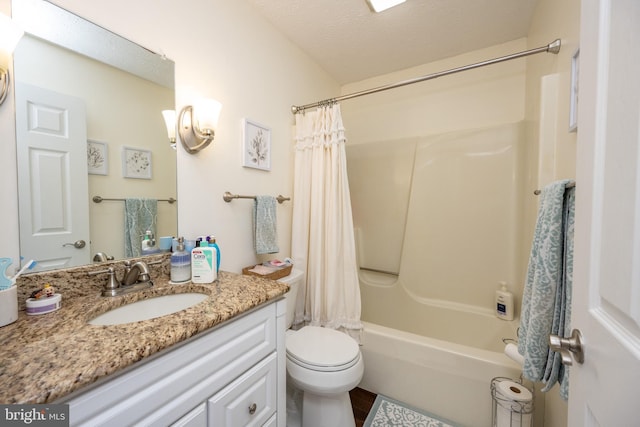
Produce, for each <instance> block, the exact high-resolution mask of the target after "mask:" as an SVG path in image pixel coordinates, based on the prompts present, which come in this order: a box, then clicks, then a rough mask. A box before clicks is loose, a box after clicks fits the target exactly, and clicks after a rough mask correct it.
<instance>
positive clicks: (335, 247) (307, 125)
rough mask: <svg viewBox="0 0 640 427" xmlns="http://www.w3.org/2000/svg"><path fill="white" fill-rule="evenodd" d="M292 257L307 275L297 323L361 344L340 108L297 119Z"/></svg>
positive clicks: (316, 112)
mask: <svg viewBox="0 0 640 427" xmlns="http://www.w3.org/2000/svg"><path fill="white" fill-rule="evenodd" d="M295 132H296V136H295V138H296V139H295V144H296V145H295V150H296V152H295V171H294V189H293V191H294V196H293V224H292V233H291V234H292V240H291V252H292V257H293V260H294V264H295V265H297V266H299V267H300V268H301V269H302V270H304V271H306V286H305V287H303V289H301V292H299V295H298V299H297V304H296V312H295V319H294V323H295V324H296V325H300V324H309V325H314V326H325V327H329V328H332V329H341V330H344V331H345V332H348V333H349V334H350V335H352V336H353V337H354V338H358V339H359V331H360V330H361V329H362V324H361V322H360V310H361V305H360V288H359V284H358V272H357V265H356V253H355V240H354V236H353V220H352V213H351V199H350V194H349V182H348V179H347V165H346V153H345V135H344V127H343V125H342V116H341V113H340V105H337V104H336V105H332V106H326V107H320V108H318V109H317V110H316V111H307V112H306V113H298V114H296V131H295Z"/></svg>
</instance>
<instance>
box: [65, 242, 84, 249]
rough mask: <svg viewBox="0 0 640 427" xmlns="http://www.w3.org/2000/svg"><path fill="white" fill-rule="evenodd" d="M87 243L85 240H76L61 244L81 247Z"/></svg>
mask: <svg viewBox="0 0 640 427" xmlns="http://www.w3.org/2000/svg"><path fill="white" fill-rule="evenodd" d="M86 245H87V242H85V241H84V240H76V241H75V242H73V243H65V244H64V245H62V246H73V247H74V248H76V249H82V248H84V247H85V246H86Z"/></svg>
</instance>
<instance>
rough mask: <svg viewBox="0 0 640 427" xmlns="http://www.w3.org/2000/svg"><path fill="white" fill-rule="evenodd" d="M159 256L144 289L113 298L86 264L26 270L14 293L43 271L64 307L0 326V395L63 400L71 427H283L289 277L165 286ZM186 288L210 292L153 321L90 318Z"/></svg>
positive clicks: (224, 276)
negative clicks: (97, 321)
mask: <svg viewBox="0 0 640 427" xmlns="http://www.w3.org/2000/svg"><path fill="white" fill-rule="evenodd" d="M165 261H166V260H162V264H161V265H158V266H153V267H152V268H151V273H152V276H153V277H152V279H153V281H154V286H153V287H152V288H151V289H149V290H144V291H141V292H139V293H138V292H136V293H133V294H127V295H122V296H118V297H102V296H100V288H101V286H102V282H104V281H106V278H105V277H100V278H96V277H95V276H94V277H91V276H88V275H87V272H89V271H91V270H95V269H96V267H92V266H87V267H77V268H72V269H68V270H59V271H56V272H48V273H38V274H35V275H30V276H25V278H24V280H23V281H22V282H21V283H20V284H19V285H20V286H22V287H21V288H19V291H21V292H22V293H23V295H22V298H24V296H25V295H26V294H27V293H28V292H30V290H29V289H30V288H32V287H34V286H36V285H37V284H38V283H41V281H42V280H47V281H50V282H51V284H52V285H53V286H54V287H56V289H57V291H58V292H60V293H61V294H62V295H63V296H62V308H61V309H60V310H58V311H56V312H53V313H49V314H46V315H41V316H27V315H26V314H25V312H24V311H20V313H19V319H18V321H17V322H15V323H13V324H11V325H8V326H5V327H3V328H0V357H2V360H3V363H2V364H0V402H2V403H45V404H46V403H68V404H69V409H70V421H71V425H72V426H76V425H87V426H99V425H106V426H113V425H176V426H213V425H215V426H227V425H228V426H239V425H242V426H245V425H246V426H249V425H251V426H253V425H255V426H263V425H267V426H276V425H277V426H284V425H285V415H284V414H285V412H286V410H285V398H284V396H285V387H286V386H285V382H286V381H285V346H284V332H285V314H286V313H285V312H286V307H285V303H284V299H283V298H282V296H283V295H284V293H286V292H287V290H288V286H287V285H286V284H284V283H280V282H275V281H271V280H267V279H262V278H259V277H252V276H243V275H239V274H233V273H228V272H220V276H219V280H218V281H217V282H215V283H212V284H210V285H194V284H185V285H171V284H169V283H168V275H167V274H166V269H167V268H168V265H167V263H166V262H165ZM113 264H114V265H118V264H117V262H114V263H113ZM21 280H22V279H21ZM183 292H199V293H206V294H207V295H208V297H207V298H206V299H205V300H204V301H202V302H201V303H198V304H196V305H194V306H192V307H189V308H187V309H185V310H181V311H179V312H176V313H173V314H169V315H166V316H162V317H158V318H153V319H149V320H143V321H139V322H133V323H124V324H116V325H108V326H96V325H91V324H89V323H88V321H89V320H91V319H93V318H94V317H96V316H97V315H99V314H101V313H104V312H106V311H108V310H110V309H112V308H115V307H118V306H121V305H123V304H128V303H131V302H135V301H137V300H140V299H145V298H152V297H155V296H162V295H169V294H172V293H183ZM19 303H20V307H21V309H22V310H24V303H23V301H19Z"/></svg>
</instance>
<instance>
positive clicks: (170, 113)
mask: <svg viewBox="0 0 640 427" xmlns="http://www.w3.org/2000/svg"><path fill="white" fill-rule="evenodd" d="M162 117H164V124H165V125H166V126H167V135H168V136H169V143H170V144H171V148H173V149H174V150H175V149H176V110H162Z"/></svg>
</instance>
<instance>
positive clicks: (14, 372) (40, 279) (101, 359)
mask: <svg viewBox="0 0 640 427" xmlns="http://www.w3.org/2000/svg"><path fill="white" fill-rule="evenodd" d="M157 262H158V263H159V264H158V265H151V266H150V270H151V277H152V280H153V282H154V285H155V286H154V287H153V288H150V289H147V290H143V291H140V292H134V293H131V294H128V295H122V296H117V297H102V296H100V289H101V287H102V284H103V283H105V282H106V280H107V278H106V276H93V277H90V276H88V275H87V274H86V273H87V272H88V271H95V270H98V269H100V268H101V267H99V266H98V267H96V266H87V267H77V268H74V269H67V270H58V271H55V272H49V273H37V274H33V275H28V276H23V277H21V278H20V279H18V286H19V288H18V289H19V297H18V299H19V301H18V303H19V307H20V308H19V310H20V312H19V316H18V320H17V321H16V322H14V323H12V324H10V325H7V326H4V327H1V328H0V403H2V404H13V403H49V402H52V401H54V400H60V399H62V398H64V396H66V395H68V394H69V393H72V392H74V391H77V390H79V389H81V388H83V387H86V386H89V385H91V384H93V383H95V382H96V381H98V380H101V379H104V378H105V377H106V376H107V375H111V374H114V373H116V372H119V371H121V370H123V369H124V368H127V367H129V366H131V365H132V364H134V363H136V362H139V361H141V360H143V359H144V358H145V357H148V356H151V355H153V354H155V353H157V352H159V351H161V350H164V349H167V348H168V347H170V346H172V345H174V344H177V343H180V342H182V341H184V340H186V339H188V338H190V337H192V336H194V335H196V334H198V333H200V332H203V331H206V330H207V329H209V328H211V327H213V326H216V325H220V324H221V323H223V322H225V321H227V320H230V319H232V318H233V317H235V316H237V315H239V314H242V313H243V312H246V311H248V310H250V309H252V308H254V307H257V306H259V305H261V304H263V303H266V302H268V301H270V300H274V299H277V298H279V297H280V296H281V295H283V294H284V293H286V292H287V291H288V289H289V287H288V285H286V284H284V283H281V282H276V281H273V280H268V279H263V278H260V277H255V276H244V275H240V274H235V273H229V272H224V271H221V272H220V274H219V276H218V280H217V281H216V282H214V283H212V284H192V283H188V284H181V285H172V284H170V283H169V280H168V279H169V275H168V274H167V273H168V269H169V265H168V257H165V256H160V257H159V258H158V261H157ZM104 264H113V266H115V265H117V264H116V262H111V263H104ZM120 264H121V263H120ZM104 268H106V266H105V267H104ZM118 277H121V274H118ZM44 283H51V284H52V285H53V286H54V287H55V288H56V292H59V293H60V294H62V308H60V309H59V310H58V311H55V312H52V313H48V314H44V315H40V316H28V315H26V313H25V311H24V300H25V299H26V298H27V297H28V296H29V294H30V293H31V292H32V291H33V290H35V289H34V288H36V289H37V288H38V287H39V286H41V285H44ZM183 292H200V293H205V294H208V295H209V298H207V299H206V300H204V301H203V302H201V303H199V304H196V305H194V306H192V307H190V308H188V309H186V310H182V311H179V312H177V313H174V314H170V315H167V316H163V317H159V318H155V319H150V320H145V321H141V322H136V323H128V324H122V325H111V326H94V325H89V324H88V323H87V321H88V320H90V319H92V318H94V317H95V316H97V315H98V314H101V313H104V312H106V311H108V310H110V309H111V308H115V307H118V306H120V305H124V304H126V303H129V302H134V301H137V300H139V299H144V298H149V297H153V296H161V295H168V294H173V293H183Z"/></svg>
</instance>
